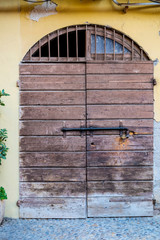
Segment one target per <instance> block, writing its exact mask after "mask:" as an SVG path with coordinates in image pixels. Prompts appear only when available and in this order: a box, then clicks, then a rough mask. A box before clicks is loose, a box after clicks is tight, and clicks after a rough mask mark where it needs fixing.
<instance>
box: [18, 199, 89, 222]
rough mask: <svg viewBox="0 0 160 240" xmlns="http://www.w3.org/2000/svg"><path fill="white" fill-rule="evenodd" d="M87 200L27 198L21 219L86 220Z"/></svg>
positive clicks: (22, 204)
mask: <svg viewBox="0 0 160 240" xmlns="http://www.w3.org/2000/svg"><path fill="white" fill-rule="evenodd" d="M85 217H86V198H25V199H22V200H21V205H20V218H85Z"/></svg>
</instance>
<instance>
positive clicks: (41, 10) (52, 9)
mask: <svg viewBox="0 0 160 240" xmlns="http://www.w3.org/2000/svg"><path fill="white" fill-rule="evenodd" d="M56 7H57V5H56V4H55V3H52V2H45V3H43V4H42V5H37V6H35V7H34V9H33V10H32V11H31V13H30V16H29V17H30V19H31V20H33V21H36V22H38V21H39V19H40V18H43V17H47V16H50V15H54V14H57V11H56Z"/></svg>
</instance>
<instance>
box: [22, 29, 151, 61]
mask: <svg viewBox="0 0 160 240" xmlns="http://www.w3.org/2000/svg"><path fill="white" fill-rule="evenodd" d="M95 39H96V40H95ZM95 60H104V61H109V60H112V61H113V60H114V61H115V60H121V61H131V60H132V61H133V60H134V61H147V60H150V59H149V57H148V55H147V54H146V53H145V52H144V51H143V50H142V48H141V47H139V45H138V44H137V43H135V42H134V41H133V40H132V39H130V38H129V37H128V36H126V35H124V34H123V33H120V32H119V31H117V30H115V29H112V28H109V27H103V26H97V25H79V26H70V27H67V28H63V29H60V30H57V31H55V32H53V33H50V34H48V35H46V36H45V37H43V38H42V39H41V40H39V41H38V42H37V43H36V44H35V45H34V46H33V47H32V48H31V49H30V50H29V51H28V53H27V54H26V56H25V57H24V59H23V62H32V61H33V62H40V61H41V62H57V61H62V62H63V61H79V62H80V61H95Z"/></svg>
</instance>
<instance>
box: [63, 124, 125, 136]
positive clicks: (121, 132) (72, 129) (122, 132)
mask: <svg viewBox="0 0 160 240" xmlns="http://www.w3.org/2000/svg"><path fill="white" fill-rule="evenodd" d="M100 130H102V131H104V130H105V131H110V130H113V131H115V130H119V135H120V138H122V139H126V138H129V129H128V128H127V127H123V126H119V127H86V128H85V127H81V128H62V129H61V131H62V132H67V131H80V132H86V131H89V132H92V133H93V131H100Z"/></svg>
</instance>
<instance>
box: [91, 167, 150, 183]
mask: <svg viewBox="0 0 160 240" xmlns="http://www.w3.org/2000/svg"><path fill="white" fill-rule="evenodd" d="M152 179H153V168H152V167H92V168H90V167H88V168H87V180H88V181H136V180H139V181H142V180H148V181H149V180H152Z"/></svg>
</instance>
